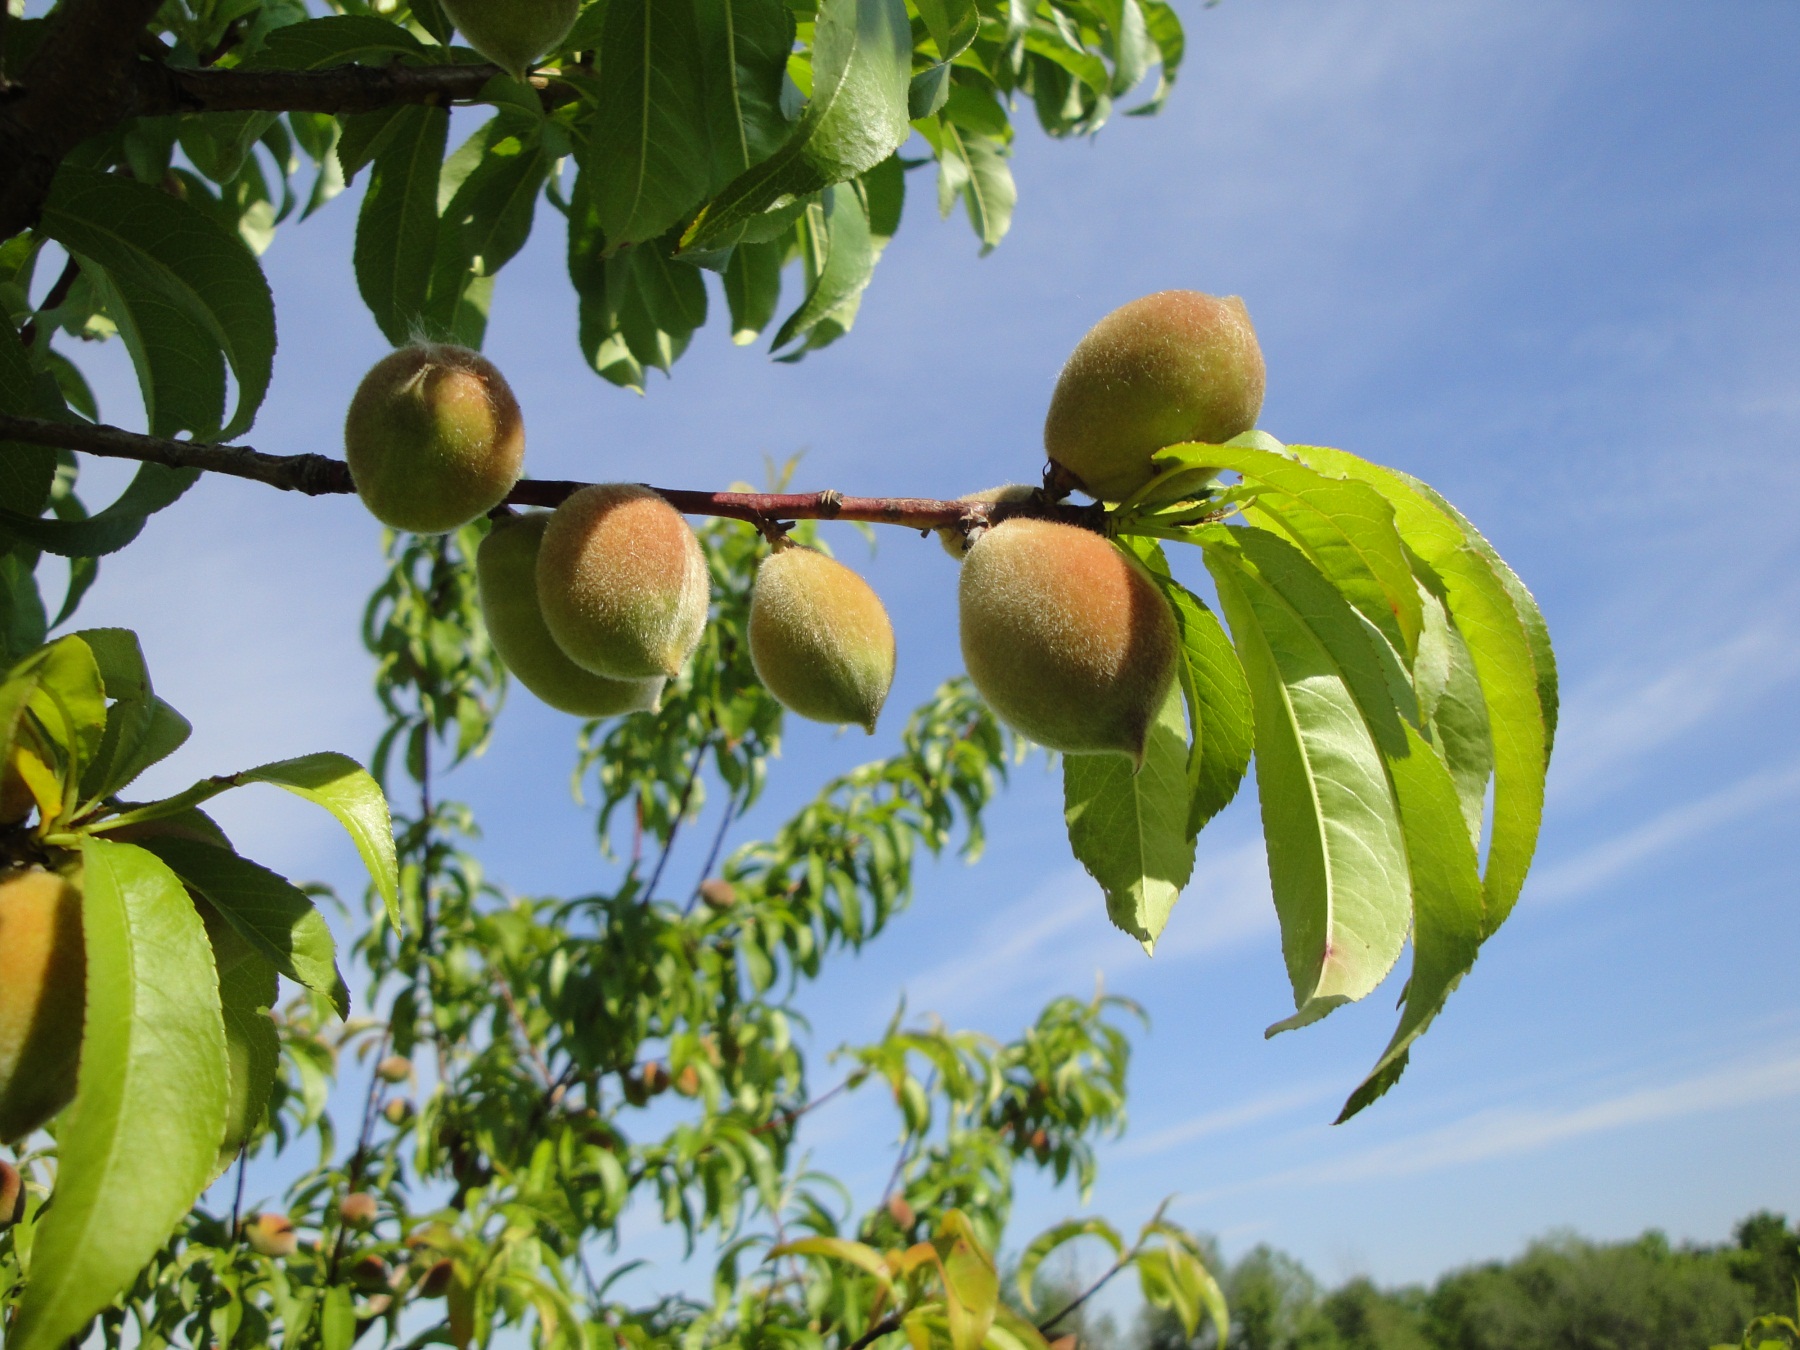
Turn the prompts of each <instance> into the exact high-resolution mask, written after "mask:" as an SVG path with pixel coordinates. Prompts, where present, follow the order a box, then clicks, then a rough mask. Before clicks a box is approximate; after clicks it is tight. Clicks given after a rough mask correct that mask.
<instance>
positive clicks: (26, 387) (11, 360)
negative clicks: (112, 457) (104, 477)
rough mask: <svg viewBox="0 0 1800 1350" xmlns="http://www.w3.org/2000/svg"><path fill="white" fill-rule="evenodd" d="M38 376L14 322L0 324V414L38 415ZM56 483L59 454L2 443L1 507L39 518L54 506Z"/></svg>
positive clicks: (0, 468) (11, 442) (0, 451)
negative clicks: (52, 501)
mask: <svg viewBox="0 0 1800 1350" xmlns="http://www.w3.org/2000/svg"><path fill="white" fill-rule="evenodd" d="M40 411H41V409H40V408H39V406H38V395H37V377H36V376H34V375H33V374H32V371H31V360H30V358H29V357H27V356H26V355H25V346H24V344H23V343H21V342H20V341H19V335H18V333H17V332H16V331H15V330H14V328H13V326H12V325H11V324H10V323H7V324H0V412H7V413H12V414H14V415H15V416H24V417H33V416H37V415H38V414H39V412H40ZM55 481H56V451H54V450H52V449H51V448H50V447H49V446H45V445H26V444H23V443H22V442H19V441H0V507H4V508H5V509H6V510H8V511H12V512H15V513H16V514H18V515H22V516H35V515H37V514H38V513H39V512H40V511H42V510H43V509H44V508H45V507H46V506H48V505H49V504H50V486H51V484H52V483H54V482H55Z"/></svg>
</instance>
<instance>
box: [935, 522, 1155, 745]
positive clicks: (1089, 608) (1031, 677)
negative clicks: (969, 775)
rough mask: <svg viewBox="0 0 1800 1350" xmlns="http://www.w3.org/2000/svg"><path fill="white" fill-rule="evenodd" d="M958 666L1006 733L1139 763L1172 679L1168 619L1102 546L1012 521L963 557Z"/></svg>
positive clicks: (1106, 544) (1135, 571)
mask: <svg viewBox="0 0 1800 1350" xmlns="http://www.w3.org/2000/svg"><path fill="white" fill-rule="evenodd" d="M959 609H960V616H959V617H960V621H961V630H962V651H963V662H964V664H965V665H966V666H967V667H968V671H969V678H970V679H972V680H973V681H974V682H975V687H976V689H978V690H979V691H980V692H981V696H982V697H983V698H984V699H986V700H987V702H988V705H989V706H990V707H991V708H993V710H994V712H995V713H996V714H997V715H998V716H999V717H1000V719H1001V720H1002V721H1004V722H1005V723H1006V724H1007V725H1008V726H1010V727H1012V728H1013V729H1014V730H1016V731H1018V732H1020V733H1021V734H1023V735H1025V736H1027V737H1029V738H1030V739H1032V740H1034V741H1036V742H1037V743H1038V744H1039V745H1043V746H1046V747H1048V748H1049V749H1052V750H1061V751H1064V752H1066V753H1069V754H1091V753H1101V752H1109V751H1110V752H1114V753H1118V754H1124V755H1129V756H1131V757H1132V759H1133V760H1137V761H1140V762H1141V761H1142V758H1143V753H1144V743H1145V738H1146V737H1147V736H1148V735H1149V731H1150V724H1151V722H1152V721H1153V720H1154V719H1155V717H1156V713H1157V710H1158V709H1159V708H1161V707H1162V703H1163V700H1164V698H1165V697H1167V695H1168V692H1169V688H1170V685H1171V683H1172V682H1173V680H1174V678H1175V657H1176V651H1175V620H1174V616H1173V615H1172V614H1170V612H1169V606H1168V602H1167V601H1165V600H1164V599H1163V598H1162V596H1161V594H1159V593H1158V591H1157V590H1156V587H1155V585H1154V584H1152V582H1151V581H1150V579H1149V578H1148V577H1147V576H1145V575H1144V573H1143V571H1142V570H1141V569H1140V568H1139V567H1138V566H1137V565H1136V564H1134V563H1133V562H1132V561H1131V560H1130V559H1129V558H1127V557H1126V556H1125V554H1124V553H1123V552H1122V551H1121V550H1120V549H1119V548H1118V546H1117V545H1115V544H1113V543H1112V542H1111V541H1110V540H1108V539H1105V538H1104V537H1102V536H1101V535H1098V534H1095V533H1094V532H1092V531H1091V530H1084V529H1081V528H1080V527H1078V526H1075V525H1064V524H1061V523H1058V522H1056V521H1048V520H1031V519H1024V518H1015V519H1013V520H1006V521H1002V522H1001V523H1000V524H998V525H996V526H994V527H993V528H992V529H990V530H988V531H986V532H985V533H984V534H983V535H982V536H981V537H980V538H979V539H977V540H976V541H975V544H974V546H973V547H972V548H970V550H969V556H968V557H967V558H965V559H964V560H963V568H962V577H961V588H960V606H959Z"/></svg>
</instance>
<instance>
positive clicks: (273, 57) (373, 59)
mask: <svg viewBox="0 0 1800 1350" xmlns="http://www.w3.org/2000/svg"><path fill="white" fill-rule="evenodd" d="M426 50H427V49H426V47H425V44H424V43H422V42H420V41H419V40H418V39H417V38H416V37H414V36H413V35H412V34H411V33H409V32H407V31H406V29H405V28H403V27H402V26H401V25H399V24H397V23H392V22H390V21H388V20H387V19H382V18H377V17H376V16H375V15H373V14H333V15H329V16H327V17H326V18H323V19H308V20H307V21H306V22H304V23H293V24H288V25H286V26H285V27H282V28H278V29H276V30H275V31H274V32H272V33H270V34H269V36H268V37H266V38H264V39H263V43H262V46H261V47H259V48H258V49H257V50H256V52H255V53H254V54H253V55H252V56H250V57H249V58H248V59H247V60H246V61H245V62H244V66H245V68H247V69H252V70H255V69H261V68H272V69H277V70H318V69H321V68H323V67H325V66H339V65H348V64H350V63H352V62H358V61H360V62H363V63H364V64H367V65H382V64H385V63H386V62H387V61H388V60H389V59H390V58H392V57H394V56H423V55H425V53H426Z"/></svg>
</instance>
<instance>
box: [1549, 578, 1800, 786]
mask: <svg viewBox="0 0 1800 1350" xmlns="http://www.w3.org/2000/svg"><path fill="white" fill-rule="evenodd" d="M1779 608H1782V609H1790V608H1791V607H1790V606H1780V607H1779ZM1797 678H1800V633H1796V631H1795V628H1794V624H1793V623H1792V622H1791V621H1789V620H1787V619H1785V618H1784V619H1778V620H1770V621H1767V622H1764V623H1761V624H1758V625H1757V626H1755V627H1753V628H1750V629H1748V630H1746V631H1745V632H1743V633H1741V634H1739V635H1738V636H1737V637H1735V638H1732V639H1730V640H1728V641H1724V642H1719V643H1709V644H1706V645H1703V646H1702V647H1701V648H1700V650H1698V651H1697V652H1695V654H1694V655H1692V656H1690V657H1688V658H1687V659H1685V660H1682V661H1678V662H1676V663H1674V664H1673V665H1669V666H1665V667H1663V668H1662V669H1660V670H1658V671H1656V672H1655V673H1654V674H1652V675H1650V676H1649V678H1645V676H1644V674H1643V667H1642V664H1641V662H1639V661H1633V662H1632V663H1631V664H1630V665H1629V666H1626V667H1623V668H1621V669H1619V670H1617V671H1615V672H1612V673H1609V674H1604V675H1600V676H1597V677H1595V678H1593V679H1591V680H1589V681H1588V682H1586V683H1585V684H1583V685H1582V686H1581V687H1580V688H1578V689H1577V690H1575V691H1574V692H1573V693H1572V694H1571V695H1570V696H1569V698H1568V700H1567V701H1566V704H1565V706H1564V710H1563V716H1562V719H1561V726H1562V730H1561V731H1560V732H1559V734H1558V738H1557V745H1556V757H1555V759H1554V760H1553V761H1552V763H1551V767H1550V791H1551V794H1552V796H1553V799H1554V800H1555V801H1557V802H1559V803H1564V804H1567V803H1572V802H1578V801H1580V800H1581V799H1584V798H1589V797H1592V796H1594V795H1596V794H1597V792H1598V791H1600V790H1601V789H1602V788H1603V787H1605V786H1607V785H1609V784H1613V783H1616V782H1617V781H1618V778H1619V771H1620V769H1621V768H1623V767H1624V766H1625V765H1627V764H1629V763H1630V762H1631V761H1633V760H1636V759H1639V758H1642V757H1643V756H1644V755H1646V754H1648V753H1650V752H1651V751H1653V750H1655V749H1657V748H1659V747H1661V746H1664V745H1667V744H1669V743H1670V742H1672V741H1675V740H1677V739H1678V738H1680V737H1682V736H1684V735H1686V734H1688V733H1689V732H1691V731H1693V730H1695V729H1696V728H1698V727H1700V726H1703V725H1705V724H1707V723H1709V722H1712V721H1714V720H1716V719H1717V718H1719V717H1720V716H1722V715H1725V714H1729V713H1734V712H1738V711H1741V710H1742V709H1743V708H1744V707H1745V706H1746V705H1748V704H1749V703H1751V702H1752V701H1754V700H1755V699H1757V698H1759V697H1762V696H1763V695H1766V694H1768V693H1770V692H1771V691H1773V690H1775V689H1777V688H1779V687H1780V686H1782V685H1785V684H1790V683H1792V682H1793V681H1794V680H1795V679H1797Z"/></svg>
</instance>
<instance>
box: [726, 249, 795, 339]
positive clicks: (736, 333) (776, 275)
mask: <svg viewBox="0 0 1800 1350" xmlns="http://www.w3.org/2000/svg"><path fill="white" fill-rule="evenodd" d="M783 251H784V250H783V248H782V246H781V245H780V244H778V243H768V244H751V243H743V244H739V245H738V246H737V247H736V248H735V249H733V250H732V251H731V261H730V262H729V263H728V264H726V267H725V278H724V281H725V303H726V304H727V305H728V306H730V309H731V340H732V341H733V342H734V343H736V344H737V345H738V346H740V347H742V346H746V345H748V344H749V343H752V342H755V341H756V339H757V337H758V336H759V335H760V334H761V333H762V331H763V329H765V328H767V327H768V326H769V324H770V323H771V322H772V321H773V320H774V318H775V309H776V306H777V305H778V304H779V303H780V300H781V255H782V253H783Z"/></svg>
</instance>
